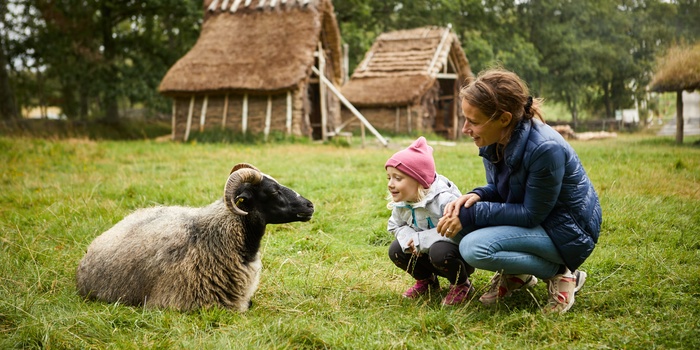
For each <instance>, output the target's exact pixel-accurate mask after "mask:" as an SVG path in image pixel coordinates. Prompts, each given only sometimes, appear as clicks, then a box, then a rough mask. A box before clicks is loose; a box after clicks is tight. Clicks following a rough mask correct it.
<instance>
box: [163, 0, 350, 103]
mask: <svg viewBox="0 0 700 350" xmlns="http://www.w3.org/2000/svg"><path fill="white" fill-rule="evenodd" d="M261 4H262V6H261ZM204 9H205V16H204V23H203V24H202V32H201V33H200V36H199V39H198V40H197V43H196V44H195V45H194V47H193V48H192V49H191V50H190V51H189V52H188V53H187V54H186V55H185V56H184V57H182V58H181V59H180V60H179V61H177V62H176V63H175V64H174V65H173V66H172V67H171V68H170V70H169V71H168V73H167V74H166V75H165V77H164V78H163V80H162V81H161V83H160V87H159V91H160V92H161V93H162V94H165V95H170V96H175V95H191V94H192V93H196V94H199V93H211V92H250V93H263V92H277V91H284V90H289V89H293V88H295V87H296V86H297V85H298V84H299V82H301V81H303V80H304V79H306V77H308V76H309V75H310V74H311V67H312V65H313V64H314V52H315V51H316V50H317V45H318V42H319V38H320V39H321V42H322V44H323V46H324V48H325V49H326V50H327V51H330V57H331V61H330V62H328V63H329V64H331V65H332V66H333V67H334V70H335V74H334V76H332V77H329V79H331V80H334V82H335V83H337V84H339V82H340V81H341V78H342V72H341V57H342V55H341V49H340V42H341V39H340V31H339V29H338V23H337V22H336V18H335V14H334V12H333V5H332V4H331V1H330V0H288V1H285V0H271V1H266V2H265V1H258V0H256V1H251V0H204Z"/></svg>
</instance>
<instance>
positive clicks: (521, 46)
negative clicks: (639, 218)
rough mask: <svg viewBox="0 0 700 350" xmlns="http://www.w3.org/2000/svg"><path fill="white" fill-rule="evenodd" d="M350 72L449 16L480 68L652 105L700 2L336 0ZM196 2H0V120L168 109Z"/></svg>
mask: <svg viewBox="0 0 700 350" xmlns="http://www.w3.org/2000/svg"><path fill="white" fill-rule="evenodd" d="M333 6H334V8H335V13H336V17H337V20H338V24H339V26H340V32H341V35H342V38H343V41H344V43H346V44H347V45H348V48H349V50H348V51H349V61H350V62H349V65H350V71H352V69H353V68H354V67H355V66H356V65H357V64H358V63H359V62H360V61H361V60H362V58H363V57H364V54H365V52H366V51H367V50H368V49H369V47H370V46H371V45H372V43H373V41H374V39H375V38H376V37H377V36H378V35H379V34H381V33H383V32H386V31H391V30H398V29H410V28H416V27H421V26H426V25H437V26H446V25H448V24H451V25H452V29H453V30H454V32H455V33H456V34H457V35H458V37H459V38H460V41H461V43H462V47H463V49H464V51H465V53H466V56H467V58H468V59H469V62H470V65H471V68H472V70H473V72H474V73H475V74H476V73H478V72H479V71H480V70H482V69H484V68H487V67H491V66H494V65H500V66H503V67H505V68H507V69H510V70H513V71H515V72H517V73H518V74H519V75H521V76H522V77H523V78H524V79H526V81H528V82H529V84H530V88H531V90H532V91H533V94H534V95H537V96H543V97H546V98H547V99H548V100H550V101H554V102H558V103H561V104H562V105H564V106H566V108H567V109H568V111H569V113H570V115H571V118H572V120H573V122H574V123H575V122H576V121H577V120H578V118H580V117H579V116H580V114H581V113H582V112H587V113H588V114H589V115H592V116H595V117H596V118H613V117H614V113H615V110H619V109H624V108H634V107H635V106H640V107H642V108H643V109H645V110H646V109H652V110H653V109H654V108H655V107H654V101H653V100H650V98H649V94H648V93H647V85H648V83H649V82H650V80H651V78H652V75H653V72H654V68H655V66H654V63H655V62H656V59H657V57H659V56H660V55H662V54H663V53H664V52H666V51H667V50H668V49H669V48H671V47H676V46H684V45H691V44H693V43H695V42H696V41H697V40H698V38H700V20H698V19H699V18H700V0H411V1H399V0H333ZM203 13H204V6H203V1H202V0H184V1H183V0H149V1H137V0H124V1H112V0H59V1H56V0H4V1H0V68H1V69H0V118H2V119H11V118H16V117H18V116H19V115H20V112H19V111H20V110H21V108H27V107H34V106H58V107H60V108H61V109H62V111H63V113H64V114H65V115H66V117H67V118H68V119H72V120H105V121H110V122H117V121H118V120H119V118H120V115H123V114H124V111H125V110H127V109H130V108H142V109H144V110H145V111H147V113H148V114H149V115H157V114H167V113H169V111H170V107H169V106H170V101H169V99H167V98H165V97H163V96H160V95H159V94H158V92H157V87H158V84H159V83H160V80H161V79H162V77H163V76H164V75H165V73H166V71H167V70H168V69H169V68H170V66H171V65H172V64H174V63H175V61H177V59H179V58H180V57H182V56H183V55H184V54H185V53H186V52H187V51H188V50H189V49H190V48H191V47H192V46H193V45H194V43H195V41H196V40H197V37H198V36H199V31H200V29H201V25H202V19H203Z"/></svg>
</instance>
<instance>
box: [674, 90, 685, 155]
mask: <svg viewBox="0 0 700 350" xmlns="http://www.w3.org/2000/svg"><path fill="white" fill-rule="evenodd" d="M676 143H677V144H679V145H682V144H683V90H678V91H677V92H676Z"/></svg>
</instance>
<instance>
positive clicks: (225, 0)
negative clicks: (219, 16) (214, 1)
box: [221, 0, 228, 11]
mask: <svg viewBox="0 0 700 350" xmlns="http://www.w3.org/2000/svg"><path fill="white" fill-rule="evenodd" d="M227 7H228V0H224V2H222V3H221V11H226V8H227Z"/></svg>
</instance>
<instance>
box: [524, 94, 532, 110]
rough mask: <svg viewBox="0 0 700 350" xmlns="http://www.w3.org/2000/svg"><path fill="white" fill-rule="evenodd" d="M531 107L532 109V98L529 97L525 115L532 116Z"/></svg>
mask: <svg viewBox="0 0 700 350" xmlns="http://www.w3.org/2000/svg"><path fill="white" fill-rule="evenodd" d="M530 107H532V96H528V97H527V103H525V114H530Z"/></svg>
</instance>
